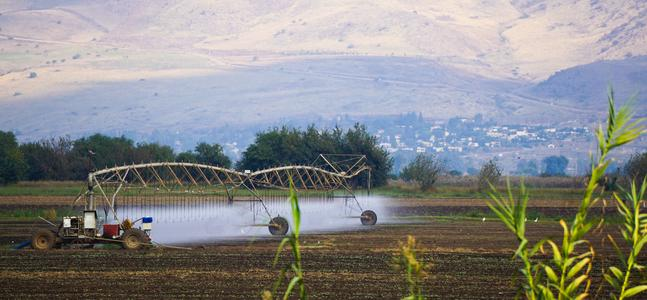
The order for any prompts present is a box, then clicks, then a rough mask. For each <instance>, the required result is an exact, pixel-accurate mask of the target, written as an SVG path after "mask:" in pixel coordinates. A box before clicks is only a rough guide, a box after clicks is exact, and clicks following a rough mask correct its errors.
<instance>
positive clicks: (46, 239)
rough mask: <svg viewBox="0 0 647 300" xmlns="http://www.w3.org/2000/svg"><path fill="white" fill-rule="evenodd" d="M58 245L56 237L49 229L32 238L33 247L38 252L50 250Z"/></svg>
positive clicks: (35, 234) (39, 231)
mask: <svg viewBox="0 0 647 300" xmlns="http://www.w3.org/2000/svg"><path fill="white" fill-rule="evenodd" d="M54 244H56V235H54V232H52V231H51V230H47V229H40V230H38V231H36V232H35V233H34V234H33V235H32V236H31V247H32V248H34V249H36V250H49V249H52V248H53V247H54Z"/></svg>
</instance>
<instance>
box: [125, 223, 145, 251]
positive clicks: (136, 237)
mask: <svg viewBox="0 0 647 300" xmlns="http://www.w3.org/2000/svg"><path fill="white" fill-rule="evenodd" d="M148 242H149V238H148V236H147V235H146V233H145V232H144V231H142V230H141V229H137V228H131V229H128V230H126V231H125V232H124V234H123V235H122V236H121V246H122V247H123V248H124V249H126V250H138V249H141V248H143V247H145V246H147V244H148Z"/></svg>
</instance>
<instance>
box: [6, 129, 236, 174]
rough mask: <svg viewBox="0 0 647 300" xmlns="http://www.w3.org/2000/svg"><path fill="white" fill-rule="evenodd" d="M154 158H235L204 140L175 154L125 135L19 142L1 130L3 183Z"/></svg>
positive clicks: (224, 161) (221, 161) (217, 161)
mask: <svg viewBox="0 0 647 300" xmlns="http://www.w3.org/2000/svg"><path fill="white" fill-rule="evenodd" d="M154 161H184V162H195V163H203V164H210V165H218V166H224V167H227V168H228V167H230V166H231V160H230V159H229V158H228V157H227V156H226V155H225V154H224V153H223V149H222V147H221V146H220V145H218V144H211V145H210V144H207V143H200V144H198V145H197V146H196V147H195V150H194V151H187V152H182V153H178V154H175V153H174V152H173V149H171V147H169V146H164V145H159V144H156V143H139V144H135V142H134V141H133V140H131V139H128V138H125V137H123V136H122V137H109V136H105V135H102V134H95V135H92V136H89V137H83V138H80V139H77V140H72V139H70V138H69V137H60V138H52V139H48V140H41V141H38V142H29V143H24V144H20V145H19V144H18V143H17V141H16V137H15V135H14V134H13V133H11V132H3V131H0V184H7V183H11V182H16V181H18V180H84V179H86V178H87V176H88V172H90V171H91V170H96V169H103V168H107V167H113V166H116V165H123V164H133V163H140V162H154Z"/></svg>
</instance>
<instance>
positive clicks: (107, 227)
mask: <svg viewBox="0 0 647 300" xmlns="http://www.w3.org/2000/svg"><path fill="white" fill-rule="evenodd" d="M118 236H119V224H103V237H106V238H115V237H118Z"/></svg>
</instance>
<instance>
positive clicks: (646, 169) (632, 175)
mask: <svg viewBox="0 0 647 300" xmlns="http://www.w3.org/2000/svg"><path fill="white" fill-rule="evenodd" d="M624 173H625V176H627V177H629V178H628V179H629V181H631V180H635V181H636V182H641V181H642V180H643V179H644V178H645V176H647V151H646V152H643V153H634V154H632V155H631V157H629V160H627V163H626V164H625V167H624Z"/></svg>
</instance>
